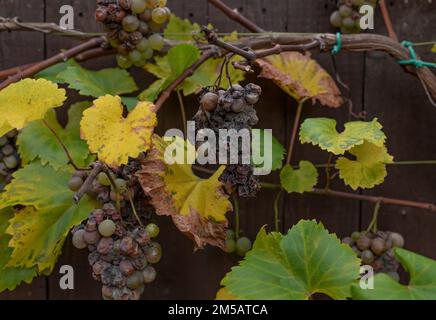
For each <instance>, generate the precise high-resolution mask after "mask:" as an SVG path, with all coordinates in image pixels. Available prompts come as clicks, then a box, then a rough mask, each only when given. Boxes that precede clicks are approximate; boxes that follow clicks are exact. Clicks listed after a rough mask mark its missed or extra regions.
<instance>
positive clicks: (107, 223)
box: [98, 220, 117, 237]
mask: <svg viewBox="0 0 436 320" xmlns="http://www.w3.org/2000/svg"><path fill="white" fill-rule="evenodd" d="M116 228H117V227H116V225H115V222H113V221H112V220H104V221H103V222H102V223H100V225H99V226H98V232H100V234H101V235H102V236H103V237H111V236H112V235H113V234H114V233H115V230H116Z"/></svg>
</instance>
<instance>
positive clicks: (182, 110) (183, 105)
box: [177, 90, 188, 137]
mask: <svg viewBox="0 0 436 320" xmlns="http://www.w3.org/2000/svg"><path fill="white" fill-rule="evenodd" d="M177 98H178V100H179V106H180V115H181V117H182V124H183V132H184V133H185V137H187V134H188V128H187V124H186V120H187V118H186V110H185V103H184V102H183V94H182V92H181V91H180V90H177Z"/></svg>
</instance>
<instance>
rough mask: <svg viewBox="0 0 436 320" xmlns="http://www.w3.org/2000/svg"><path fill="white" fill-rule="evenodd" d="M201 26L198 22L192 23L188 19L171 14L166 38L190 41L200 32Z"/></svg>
mask: <svg viewBox="0 0 436 320" xmlns="http://www.w3.org/2000/svg"><path fill="white" fill-rule="evenodd" d="M200 31H201V27H200V25H199V24H198V23H191V21H189V20H188V19H182V18H179V17H177V16H175V15H171V18H170V21H169V22H168V24H167V26H166V28H165V30H164V38H165V39H168V40H179V41H189V40H192V39H193V36H194V35H197V34H199V33H200Z"/></svg>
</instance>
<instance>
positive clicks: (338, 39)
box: [332, 32, 342, 55]
mask: <svg viewBox="0 0 436 320" xmlns="http://www.w3.org/2000/svg"><path fill="white" fill-rule="evenodd" d="M341 49H342V37H341V33H340V32H336V44H335V45H334V46H333V49H332V55H336V54H338V53H339V52H340V51H341Z"/></svg>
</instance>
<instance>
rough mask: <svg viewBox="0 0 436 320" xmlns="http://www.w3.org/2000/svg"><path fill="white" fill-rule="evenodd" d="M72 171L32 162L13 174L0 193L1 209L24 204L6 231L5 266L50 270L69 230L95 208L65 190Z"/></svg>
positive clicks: (86, 200) (85, 200) (41, 270)
mask: <svg viewBox="0 0 436 320" xmlns="http://www.w3.org/2000/svg"><path fill="white" fill-rule="evenodd" d="M71 173H72V172H71V171H69V170H66V169H63V170H59V171H56V170H54V169H53V168H52V167H51V166H43V165H42V164H41V163H39V162H33V163H31V164H29V165H27V166H25V167H24V168H22V169H21V170H19V171H17V172H15V173H14V179H13V180H12V182H11V183H10V184H9V185H8V186H7V187H6V190H5V192H4V193H2V194H1V196H0V209H3V208H7V207H11V206H17V205H20V206H26V207H24V209H21V210H20V211H18V212H16V213H15V215H14V217H13V218H12V219H11V220H9V227H8V228H7V233H8V234H9V235H11V236H12V238H11V240H10V242H9V246H10V247H12V248H13V251H12V253H11V257H10V260H9V261H8V263H7V265H6V266H7V267H15V268H17V267H23V268H33V267H34V266H36V267H37V270H38V271H39V272H40V273H41V272H48V271H51V270H52V269H53V267H54V265H55V263H56V260H57V257H58V255H59V254H60V253H61V250H62V245H63V243H64V241H65V238H66V237H67V235H68V232H69V231H70V229H71V228H72V227H73V226H75V225H77V224H79V223H80V222H82V221H83V220H84V219H86V218H87V217H88V215H89V213H90V212H91V211H92V210H93V209H94V208H95V204H94V203H93V202H92V201H90V200H89V199H88V198H87V197H85V198H83V200H82V201H81V202H80V203H79V204H78V205H76V204H74V203H73V201H72V198H73V195H74V193H73V192H72V191H70V190H69V189H68V181H69V180H70V177H71Z"/></svg>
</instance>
